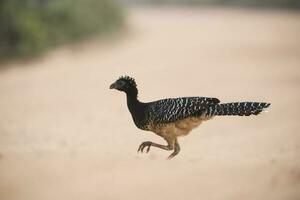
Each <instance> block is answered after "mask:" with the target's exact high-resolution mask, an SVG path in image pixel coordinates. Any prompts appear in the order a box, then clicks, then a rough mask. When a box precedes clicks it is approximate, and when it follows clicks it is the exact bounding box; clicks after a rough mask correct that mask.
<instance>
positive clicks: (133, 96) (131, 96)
mask: <svg viewBox="0 0 300 200" xmlns="http://www.w3.org/2000/svg"><path fill="white" fill-rule="evenodd" d="M137 94H138V91H137V88H132V89H130V90H129V91H127V92H126V97H127V106H128V108H129V110H130V112H131V113H132V112H133V111H134V110H136V108H137V107H138V105H139V104H140V102H139V100H138V98H137Z"/></svg>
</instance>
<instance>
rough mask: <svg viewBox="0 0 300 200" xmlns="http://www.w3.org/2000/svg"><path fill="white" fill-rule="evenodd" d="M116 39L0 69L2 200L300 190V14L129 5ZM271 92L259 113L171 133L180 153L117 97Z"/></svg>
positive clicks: (291, 195) (234, 195) (285, 195)
mask: <svg viewBox="0 0 300 200" xmlns="http://www.w3.org/2000/svg"><path fill="white" fill-rule="evenodd" d="M129 18H130V31H129V33H127V34H126V36H124V37H123V38H122V39H120V40H119V41H118V42H114V43H111V42H105V43H104V44H103V41H99V42H98V41H92V42H87V43H86V44H82V45H79V46H77V47H76V46H75V47H64V48H61V49H59V50H57V51H55V52H53V53H51V54H48V55H47V56H45V57H43V58H40V59H38V60H35V61H31V62H27V63H13V64H10V65H12V66H9V67H8V68H6V69H5V70H2V71H1V72H0V91H1V92H0V110H1V115H0V132H1V134H0V152H1V155H2V156H1V159H0V198H1V199H3V200H19V199H20V200H27V199H28V200H40V199H43V200H47V199H49V200H53V199H56V200H58V199H64V200H66V199H72V200H74V199H75V200H76V199H89V200H92V199H156V200H158V199H190V200H193V199H195V200H196V199H197V200H198V199H222V200H224V199H228V200H229V199H230V200H232V199H243V200H247V199H256V200H259V199H261V200H266V199H284V200H292V199H299V198H300V163H299V153H300V134H299V130H300V123H299V119H300V117H299V111H300V106H299V102H300V87H299V86H300V68H299V66H300V40H299V35H300V14H299V13H292V12H287V11H271V10H269V11H263V10H259V11H257V10H243V9H219V8H202V9H201V8H199V9H198V8H194V9H188V8H132V9H131V10H130V16H129ZM123 74H128V75H132V76H134V77H136V81H137V83H138V87H139V89H140V90H139V91H140V92H139V96H140V99H141V100H144V101H151V100H156V99H159V98H165V97H177V96H195V95H196V96H213V97H218V98H219V99H220V100H221V101H223V102H229V101H240V100H241V101H242V100H254V101H269V102H271V103H272V107H271V109H270V110H269V113H268V114H262V115H259V116H254V117H217V118H214V119H213V120H211V121H208V122H206V123H204V124H202V125H201V126H200V127H199V128H197V129H196V130H194V131H193V132H192V133H191V134H190V135H189V136H187V137H184V138H180V141H179V142H180V145H181V149H182V150H181V152H180V154H179V155H178V156H177V157H176V158H174V159H173V160H171V161H166V160H165V158H166V157H167V155H168V154H169V153H170V152H165V151H162V150H159V149H155V148H153V149H151V151H150V153H149V154H137V153H136V150H137V147H138V145H139V144H140V143H141V142H143V141H146V140H152V141H156V142H161V143H162V142H164V141H163V140H162V139H161V138H158V137H157V136H155V135H154V134H151V133H149V132H143V131H141V130H138V129H136V128H135V127H134V125H133V122H132V120H131V116H130V115H129V112H128V110H127V108H126V102H125V97H124V95H123V94H121V93H117V92H116V91H110V90H109V89H108V87H109V85H110V83H112V82H113V81H114V80H115V79H116V78H118V76H119V75H123Z"/></svg>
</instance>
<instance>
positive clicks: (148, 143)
mask: <svg viewBox="0 0 300 200" xmlns="http://www.w3.org/2000/svg"><path fill="white" fill-rule="evenodd" d="M151 145H152V142H150V141H147V142H143V143H142V144H141V145H140V146H139V148H138V152H140V151H141V152H142V153H143V151H144V149H145V147H147V149H146V153H148V152H149V151H150V147H151Z"/></svg>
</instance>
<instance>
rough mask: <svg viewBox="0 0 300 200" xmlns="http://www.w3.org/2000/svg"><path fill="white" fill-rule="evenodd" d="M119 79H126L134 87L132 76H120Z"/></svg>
mask: <svg viewBox="0 0 300 200" xmlns="http://www.w3.org/2000/svg"><path fill="white" fill-rule="evenodd" d="M119 79H122V80H125V81H128V82H129V83H130V84H132V85H133V86H134V87H136V86H137V85H136V82H135V80H134V78H132V77H130V76H127V75H125V76H121V77H120V78H119Z"/></svg>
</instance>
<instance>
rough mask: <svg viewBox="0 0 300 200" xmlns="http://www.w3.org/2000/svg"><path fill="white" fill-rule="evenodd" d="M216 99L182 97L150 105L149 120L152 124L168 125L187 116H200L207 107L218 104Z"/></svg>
mask: <svg viewBox="0 0 300 200" xmlns="http://www.w3.org/2000/svg"><path fill="white" fill-rule="evenodd" d="M219 102H220V101H219V100H218V99H217V98H208V97H183V98H171V99H163V100H159V101H155V102H152V103H150V105H149V113H148V115H149V119H150V121H152V122H154V123H169V122H174V121H177V120H181V119H184V118H186V117H189V116H200V115H201V114H202V113H203V112H204V111H205V110H206V109H207V108H208V107H211V106H213V105H216V104H218V103H219Z"/></svg>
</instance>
